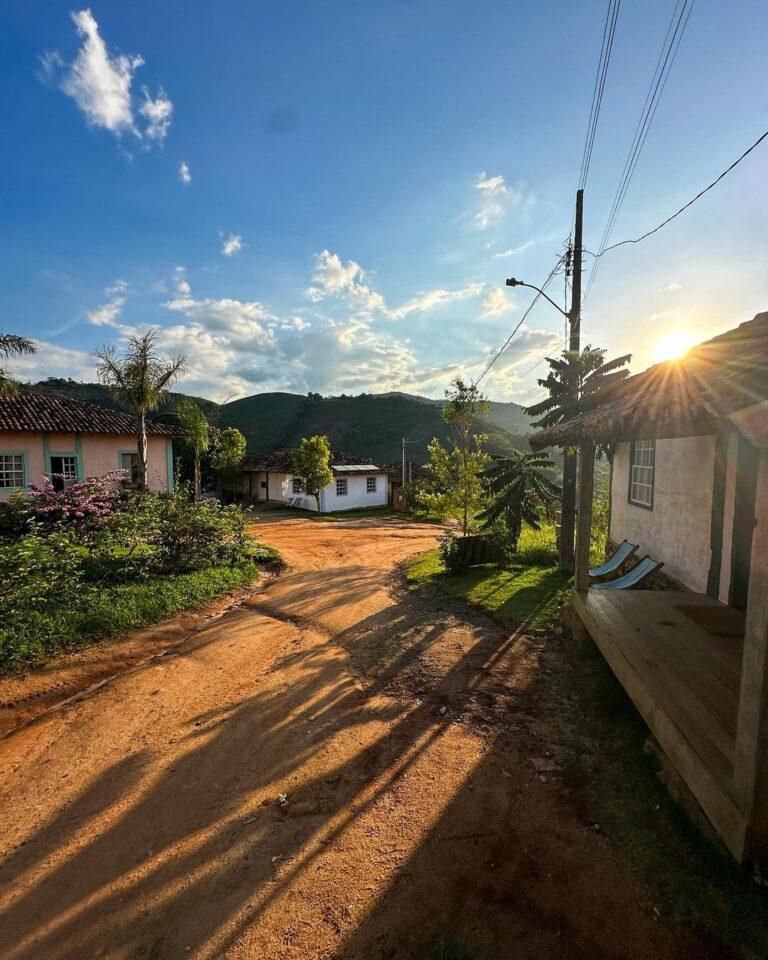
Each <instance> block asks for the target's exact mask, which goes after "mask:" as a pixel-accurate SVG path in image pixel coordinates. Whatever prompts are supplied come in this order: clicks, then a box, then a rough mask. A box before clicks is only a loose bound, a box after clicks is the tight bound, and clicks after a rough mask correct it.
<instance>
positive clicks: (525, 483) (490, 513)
mask: <svg viewBox="0 0 768 960" xmlns="http://www.w3.org/2000/svg"><path fill="white" fill-rule="evenodd" d="M555 468H556V465H555V463H554V462H553V461H552V458H551V457H550V456H549V454H548V453H514V454H513V455H512V456H511V457H493V458H492V463H491V465H490V466H489V467H488V468H487V469H486V470H485V471H484V472H483V482H484V483H485V486H486V489H487V491H488V494H489V496H490V498H491V503H490V506H488V507H487V508H486V509H485V510H484V511H483V512H482V513H481V514H480V517H479V519H480V520H482V521H483V526H484V527H485V528H487V527H490V526H492V525H493V524H494V523H496V522H497V521H498V520H500V519H501V520H503V521H504V526H505V528H506V536H507V539H508V542H509V546H510V548H511V550H510V552H511V553H515V552H516V551H517V544H518V541H519V540H520V533H521V531H522V529H523V524H524V523H527V524H528V526H530V527H533V529H534V530H538V529H539V521H540V519H541V517H540V515H539V510H540V508H541V507H542V506H544V505H546V504H547V503H548V502H549V501H552V500H558V499H559V498H560V495H561V493H562V491H561V489H560V487H558V485H557V484H556V483H555V482H554V481H553V480H551V479H550V478H549V477H548V476H546V473H545V472H543V471H552V470H554V469H555Z"/></svg>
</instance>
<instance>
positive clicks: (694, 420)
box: [531, 313, 768, 862]
mask: <svg viewBox="0 0 768 960" xmlns="http://www.w3.org/2000/svg"><path fill="white" fill-rule="evenodd" d="M597 443H602V444H610V445H611V446H612V448H613V450H614V455H613V462H612V469H611V519H610V539H611V540H612V541H613V542H614V543H618V542H619V541H621V540H624V539H626V540H629V541H630V542H632V543H634V544H637V545H638V547H639V550H638V553H637V556H638V558H639V557H642V556H643V555H644V554H648V555H650V556H651V557H652V558H653V559H654V560H657V561H660V562H663V563H664V569H663V570H662V574H664V576H663V577H660V578H657V579H656V580H655V581H653V582H652V583H651V584H650V585H649V584H643V585H642V588H641V589H637V590H627V589H615V588H614V589H612V588H610V587H608V588H607V589H606V585H605V584H596V583H594V582H591V580H590V576H589V549H590V533H591V520H592V496H593V494H592V482H593V470H594V458H595V445H596V444H597ZM570 444H578V445H579V448H580V453H579V464H580V467H579V469H580V477H579V522H578V533H577V538H576V578H575V580H576V582H575V589H574V591H573V608H574V611H575V613H576V614H577V616H578V619H579V620H580V621H581V624H583V626H584V628H586V631H587V632H588V633H589V634H590V636H591V637H592V639H593V640H594V641H595V643H596V644H597V646H598V647H599V649H600V650H601V652H602V653H603V655H604V657H605V659H606V661H607V662H608V664H609V665H610V667H611V669H612V670H613V672H614V673H615V674H616V676H617V678H618V679H619V681H620V682H621V684H622V685H623V687H624V689H625V690H626V692H627V694H628V695H629V696H630V698H631V699H632V701H633V702H634V704H635V706H636V707H637V709H638V711H639V712H640V714H641V715H642V716H643V717H644V719H645V721H646V723H647V724H648V726H649V727H650V729H651V731H652V732H653V734H654V737H655V740H656V743H657V744H658V745H659V747H660V749H661V751H662V752H663V758H664V764H665V766H668V767H671V768H672V769H673V770H674V771H675V774H676V775H677V776H678V777H679V778H681V779H682V780H683V781H684V782H685V784H686V785H687V787H688V789H689V790H690V793H691V795H692V796H693V797H694V798H695V800H696V801H697V802H698V804H699V806H700V808H701V811H702V812H703V814H704V816H705V817H706V818H707V819H708V820H709V822H710V824H711V825H712V826H713V827H714V828H715V830H716V831H717V832H718V833H719V834H720V836H721V837H722V839H723V841H724V843H725V844H726V846H727V847H728V849H729V850H730V851H731V852H732V853H733V855H734V856H735V857H736V858H737V859H738V860H744V859H746V858H753V859H755V860H757V861H763V862H768V313H760V314H758V315H757V316H756V317H755V318H754V319H753V320H750V321H748V322H746V323H742V324H741V326H739V327H736V328H735V329H733V330H729V331H727V332H726V333H724V334H722V335H720V336H718V337H714V338H713V339H712V340H708V341H706V342H705V343H702V344H699V346H697V347H695V348H694V349H693V350H691V351H689V353H688V354H687V355H686V357H684V358H683V359H681V360H677V361H668V362H667V363H662V364H658V365H656V366H654V367H651V368H650V369H649V370H646V371H645V372H644V373H640V374H638V375H637V376H634V377H631V378H629V379H628V380H626V381H624V382H623V383H620V384H619V385H617V386H616V387H615V388H613V389H611V390H610V391H607V392H606V394H605V395H604V396H603V397H602V398H601V400H600V402H599V404H598V405H597V406H596V407H595V408H594V409H592V410H590V411H589V412H587V413H584V414H583V415H581V416H579V417H575V418H573V419H572V420H568V421H565V422H564V423H560V424H557V425H556V426H553V427H550V428H549V429H547V430H544V431H542V432H541V433H538V434H535V435H534V436H533V437H532V438H531V445H532V447H533V448H534V449H541V448H543V447H546V446H550V445H557V446H565V445H570ZM659 587H661V588H662V589H657V588H659Z"/></svg>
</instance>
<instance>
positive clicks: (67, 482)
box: [50, 453, 79, 490]
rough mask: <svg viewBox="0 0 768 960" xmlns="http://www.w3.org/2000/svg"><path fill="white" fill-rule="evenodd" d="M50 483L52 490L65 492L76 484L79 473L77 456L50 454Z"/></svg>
mask: <svg viewBox="0 0 768 960" xmlns="http://www.w3.org/2000/svg"><path fill="white" fill-rule="evenodd" d="M50 465H51V470H50V474H51V483H52V484H53V489H54V490H65V489H66V488H67V487H71V486H72V484H73V483H77V481H78V477H79V472H78V469H77V456H76V455H74V454H59V453H52V454H51V455H50Z"/></svg>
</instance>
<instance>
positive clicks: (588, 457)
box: [576, 440, 595, 593]
mask: <svg viewBox="0 0 768 960" xmlns="http://www.w3.org/2000/svg"><path fill="white" fill-rule="evenodd" d="M594 473H595V445H594V443H592V441H591V440H583V441H582V443H581V445H580V447H579V512H578V528H577V532H576V589H577V590H578V591H579V592H580V593H586V591H587V590H588V589H589V542H590V538H591V534H592V497H593V478H594Z"/></svg>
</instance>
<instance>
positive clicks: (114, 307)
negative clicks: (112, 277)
mask: <svg viewBox="0 0 768 960" xmlns="http://www.w3.org/2000/svg"><path fill="white" fill-rule="evenodd" d="M104 292H105V293H106V295H107V296H108V297H109V300H108V301H107V302H106V303H102V304H101V306H100V307H96V309H95V310H89V311H88V312H87V314H86V316H87V317H88V320H89V322H90V323H92V324H93V325H94V327H116V326H117V319H118V317H119V316H120V314H121V313H122V311H123V307H124V306H125V301H126V294H127V292H128V284H127V283H126V282H125V280H116V281H115V282H114V283H113V284H112V286H111V287H107V289H106V290H105V291H104Z"/></svg>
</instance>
